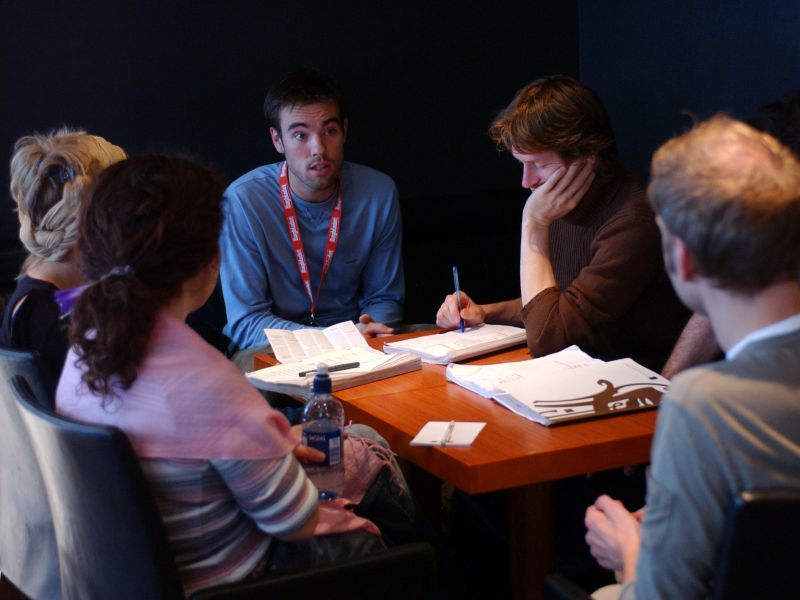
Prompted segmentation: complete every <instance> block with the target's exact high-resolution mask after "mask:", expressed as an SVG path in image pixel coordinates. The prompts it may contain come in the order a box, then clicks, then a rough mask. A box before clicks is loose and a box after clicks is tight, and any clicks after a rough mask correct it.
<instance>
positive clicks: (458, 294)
mask: <svg viewBox="0 0 800 600" xmlns="http://www.w3.org/2000/svg"><path fill="white" fill-rule="evenodd" d="M453 284H454V285H455V286H456V304H457V305H458V316H459V327H460V328H461V333H464V319H463V318H461V287H460V286H459V285H458V268H457V267H455V266H454V267H453Z"/></svg>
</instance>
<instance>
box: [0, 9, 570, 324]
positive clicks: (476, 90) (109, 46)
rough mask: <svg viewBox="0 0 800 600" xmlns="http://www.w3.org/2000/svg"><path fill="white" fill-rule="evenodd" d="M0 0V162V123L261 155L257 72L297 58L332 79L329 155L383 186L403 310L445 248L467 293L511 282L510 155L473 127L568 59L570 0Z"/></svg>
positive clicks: (209, 153)
mask: <svg viewBox="0 0 800 600" xmlns="http://www.w3.org/2000/svg"><path fill="white" fill-rule="evenodd" d="M3 6H4V7H3V9H2V16H0V76H1V77H2V82H3V92H2V94H0V147H1V148H3V152H4V156H5V159H4V160H6V162H5V164H7V158H8V157H10V153H11V146H12V144H13V142H14V140H15V139H16V138H17V137H19V136H21V135H24V134H26V133H28V132H31V131H34V130H38V131H47V130H50V129H52V128H54V127H57V126H60V125H62V124H69V125H80V126H83V127H85V128H87V129H88V130H90V131H91V132H93V133H97V134H99V135H102V136H104V137H106V138H108V139H109V140H110V141H112V142H114V143H116V144H118V145H121V146H123V147H124V148H125V149H126V150H128V151H129V152H132V153H136V152H142V151H146V150H149V149H163V148H168V149H176V148H182V149H187V150H190V151H193V152H196V153H199V154H201V155H202V156H204V157H206V158H207V159H210V160H211V161H213V162H214V163H216V164H217V165H218V166H219V167H220V168H221V169H222V170H223V171H224V173H225V174H226V176H227V177H228V178H229V179H234V178H236V177H238V176H239V175H241V174H242V173H244V172H245V171H247V170H249V169H251V168H253V167H255V166H257V165H259V164H263V163H265V162H271V161H273V160H277V158H278V155H277V154H276V153H275V152H274V151H273V150H272V147H271V144H270V143H269V141H268V138H267V131H266V126H265V125H264V121H263V116H262V112H261V104H262V101H263V97H264V93H265V92H266V89H267V88H268V86H269V85H270V83H271V82H273V81H274V80H275V78H276V77H277V76H279V75H280V74H282V73H284V72H286V71H288V70H290V69H293V68H295V67H298V66H305V65H309V66H315V67H317V68H320V69H322V70H325V71H328V72H329V73H331V74H332V75H333V76H335V77H336V78H337V79H339V80H340V81H341V83H342V84H343V85H344V87H345V88H346V89H347V90H348V92H349V95H350V100H351V107H350V108H351V119H350V130H349V136H348V143H347V150H346V154H347V158H348V159H349V160H352V161H356V162H363V163H365V164H368V165H371V166H373V167H376V168H378V169H381V170H383V171H385V172H387V173H389V174H390V175H391V176H392V177H394V179H395V180H396V182H397V184H398V187H399V189H400V194H401V199H402V202H403V210H404V218H405V226H406V233H407V236H406V238H407V239H406V241H407V244H406V247H407V249H408V251H407V254H406V258H407V274H408V280H409V309H410V314H409V315H408V316H409V318H411V319H412V320H426V319H427V320H431V319H432V318H433V314H432V311H435V308H436V307H437V306H438V302H439V301H440V300H441V298H442V297H443V295H444V293H445V292H447V291H448V290H449V288H450V286H451V283H448V280H449V277H450V265H451V264H452V263H453V262H454V261H455V262H458V264H459V267H460V268H461V270H462V272H463V273H462V277H463V280H464V286H465V288H466V289H468V290H471V291H473V292H475V293H476V294H477V295H478V296H479V297H481V296H482V297H483V299H485V300H489V299H490V298H489V297H488V296H490V295H494V294H496V293H498V294H501V295H513V294H515V293H517V290H518V282H517V281H516V279H517V277H518V271H517V269H518V267H517V264H516V261H517V258H516V256H517V251H518V249H517V245H516V241H515V236H516V239H518V235H519V234H518V232H517V229H518V216H519V210H520V208H521V204H520V203H519V201H520V200H521V199H522V198H523V195H522V192H521V191H518V190H519V186H518V177H519V175H518V172H517V171H518V169H517V167H516V165H515V164H514V162H513V160H512V159H511V158H510V157H508V156H507V155H505V154H504V155H500V154H498V153H497V151H496V150H495V148H494V147H493V145H492V143H491V142H490V141H489V140H488V138H487V137H486V134H485V132H486V129H487V126H488V123H489V121H490V119H491V116H492V115H493V114H494V113H495V112H496V111H497V110H499V109H500V108H502V107H503V106H504V105H505V104H506V103H507V102H508V101H509V100H510V98H511V96H512V95H513V93H514V91H515V90H516V89H518V88H519V87H521V86H522V85H523V84H525V83H527V82H528V81H530V80H531V79H533V78H535V77H538V76H541V75H545V74H550V73H553V72H566V73H571V74H574V75H577V71H578V60H577V57H578V44H577V31H578V30H577V27H578V19H577V2H576V1H574V0H573V1H569V2H563V3H554V2H545V1H538V0H537V1H531V2H525V3H521V2H513V1H509V2H506V1H496V2H491V3H489V2H476V3H472V2H432V1H421V0H414V1H404V2H397V3H381V2H356V1H352V0H344V1H340V2H302V1H295V2H264V1H256V0H254V1H251V2H243V1H230V2H217V1H215V2H203V1H187V0H182V1H167V0H163V1H162V2H158V3H155V2H130V1H124V2H123V1H115V0H105V1H102V2H101V1H99V0H86V1H83V2H63V1H62V2H55V1H50V2H44V1H41V0H31V1H25V2H23V1H22V0H18V1H12V2H9V3H4V5H3ZM543 24H544V25H543ZM0 186H2V188H3V189H4V190H7V189H8V174H7V169H6V168H3V169H2V176H0ZM3 197H4V199H5V200H4V204H3V207H2V210H1V211H0V239H4V240H9V239H14V238H16V221H15V218H14V215H13V214H12V213H11V204H10V198H9V197H8V194H7V192H6V193H4V194H3ZM509 197H510V200H507V199H508V198H509ZM487 199H489V200H496V199H501V200H502V201H503V203H502V204H500V203H498V202H496V201H495V202H492V203H490V204H487V203H486V200H487ZM476 236H477V237H476ZM467 240H468V241H467ZM481 249H484V251H480V252H479V250H481ZM476 261H478V262H476ZM493 264H496V265H498V268H491V266H490V265H493ZM487 266H489V268H488V269H487ZM439 271H441V277H439ZM508 273H510V277H508V276H507V274H508ZM434 278H435V279H434Z"/></svg>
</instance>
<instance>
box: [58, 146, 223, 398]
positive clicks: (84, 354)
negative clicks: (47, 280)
mask: <svg viewBox="0 0 800 600" xmlns="http://www.w3.org/2000/svg"><path fill="white" fill-rule="evenodd" d="M222 190H223V187H222V182H221V180H220V178H219V177H218V176H217V175H216V173H215V172H214V171H212V170H211V169H210V168H208V167H205V166H203V165H201V164H200V163H198V162H196V161H194V160H191V159H187V158H178V157H167V156H156V155H148V156H137V157H133V158H129V159H127V160H123V161H121V162H118V163H116V164H114V165H112V166H111V167H109V168H107V169H106V170H105V171H104V172H103V173H102V174H101V176H100V177H99V179H98V182H97V186H96V188H95V189H94V191H93V193H92V196H91V198H90V200H89V201H88V202H87V203H86V205H85V206H84V208H83V210H82V213H81V220H80V233H79V241H78V259H79V263H80V265H81V269H82V270H83V272H84V274H85V275H86V277H87V279H88V280H89V281H94V283H93V284H91V285H89V287H88V288H87V289H86V290H85V291H84V292H83V293H82V294H81V296H80V297H79V298H78V300H77V302H76V303H75V306H74V308H73V310H72V324H71V328H70V341H71V342H72V344H74V345H75V346H76V347H77V352H78V355H79V362H80V363H81V364H83V365H85V367H86V371H85V373H84V374H83V377H82V379H83V381H84V382H85V383H86V385H87V386H88V387H89V389H90V390H91V391H92V392H94V393H95V394H98V395H101V396H109V395H113V394H114V393H115V390H116V389H117V388H121V389H127V388H129V387H130V386H131V385H132V384H133V382H134V381H135V380H136V373H137V368H138V366H139V364H140V363H141V361H142V359H143V358H144V355H145V352H146V349H147V343H148V341H149V339H150V336H151V334H152V330H153V327H154V324H155V319H156V315H157V313H158V311H159V310H160V309H161V308H162V307H163V306H165V305H166V304H167V303H168V302H169V301H171V300H173V299H174V298H176V297H178V295H179V294H180V292H181V289H182V285H183V283H184V282H185V281H187V280H188V279H190V278H191V277H193V276H195V275H197V274H198V273H199V272H200V271H201V270H202V269H203V268H204V267H206V266H208V265H209V263H211V261H213V260H214V259H215V258H216V257H217V255H218V238H219V232H220V228H221V226H222V207H221V202H222Z"/></svg>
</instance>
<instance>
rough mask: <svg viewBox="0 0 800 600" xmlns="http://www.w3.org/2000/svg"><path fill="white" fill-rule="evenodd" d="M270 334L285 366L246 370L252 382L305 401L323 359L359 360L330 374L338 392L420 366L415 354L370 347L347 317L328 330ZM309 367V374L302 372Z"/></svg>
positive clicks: (328, 361)
mask: <svg viewBox="0 0 800 600" xmlns="http://www.w3.org/2000/svg"><path fill="white" fill-rule="evenodd" d="M266 333H267V337H268V338H269V341H270V344H272V349H273V352H274V353H275V357H276V358H277V359H278V360H280V361H281V362H282V363H283V364H280V365H275V366H273V367H267V368H265V369H259V370H257V371H253V372H250V373H247V374H246V376H247V378H248V380H249V381H250V383H251V384H253V385H254V386H255V387H257V388H260V389H263V390H267V391H271V392H279V393H282V394H288V395H290V396H295V397H299V398H303V399H309V398H310V397H311V385H310V384H311V381H312V379H313V371H315V370H316V367H317V365H318V364H320V363H325V364H326V365H328V367H329V368H332V367H336V366H337V365H343V364H348V363H358V366H357V367H355V368H348V369H345V370H342V371H334V372H332V373H331V374H330V377H331V384H332V387H333V390H334V391H336V390H343V389H347V388H350V387H354V386H357V385H362V384H364V383H369V382H371V381H377V380H379V379H385V378H387V377H393V376H394V375H401V374H402V373H408V372H410V371H416V370H417V369H419V368H420V367H421V366H422V365H421V363H420V359H419V357H418V356H415V355H413V354H409V353H404V354H396V355H387V354H384V353H383V352H380V351H378V350H375V349H373V348H370V346H369V344H367V342H366V340H364V338H363V337H362V335H361V333H359V331H358V329H356V326H355V325H354V324H353V323H351V322H349V321H347V322H345V323H338V324H336V325H333V326H332V327H328V328H327V329H324V330H319V329H300V330H297V331H289V330H285V329H268V330H266ZM308 371H310V372H311V375H304V374H303V373H305V372H308Z"/></svg>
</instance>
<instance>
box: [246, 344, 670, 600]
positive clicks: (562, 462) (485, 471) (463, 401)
mask: <svg viewBox="0 0 800 600" xmlns="http://www.w3.org/2000/svg"><path fill="white" fill-rule="evenodd" d="M412 335H413V334H412ZM416 335H419V334H416ZM401 337H408V335H405V336H397V337H392V338H383V339H380V340H371V345H373V346H374V347H378V348H380V347H382V342H383V341H391V340H392V339H400V338H401ZM527 358H530V357H529V355H528V352H527V349H526V348H516V349H513V350H506V351H502V352H498V353H495V354H492V355H488V356H483V357H480V358H478V359H475V360H472V361H466V362H469V363H470V364H491V363H497V362H509V361H513V360H525V359H527ZM274 363H275V360H274V358H273V357H271V356H257V357H256V362H255V366H256V368H261V367H264V366H269V365H270V364H274ZM444 370H445V367H444V366H441V365H428V364H423V366H422V369H421V370H420V371H415V372H413V373H407V374H405V375H400V376H397V377H392V378H389V379H383V380H380V381H376V382H373V383H369V384H366V385H362V386H358V387H355V388H350V389H347V390H340V391H338V392H336V393H335V395H336V397H338V398H339V399H340V400H341V401H342V403H343V404H344V407H345V413H346V415H347V419H352V420H353V422H354V423H364V424H366V425H369V426H371V427H373V428H375V429H376V430H377V431H378V432H379V433H380V434H381V435H382V436H383V437H385V438H386V439H387V440H388V442H389V444H390V445H391V447H392V449H393V450H394V451H395V452H396V453H397V454H398V455H399V456H400V457H402V458H404V459H405V460H407V461H409V462H411V463H413V464H414V465H417V466H418V467H420V468H421V469H423V470H425V471H426V472H428V473H430V474H431V475H434V476H435V477H437V478H439V479H441V480H442V481H446V482H448V483H450V484H452V485H453V486H455V487H457V488H458V489H460V490H462V491H464V492H467V493H469V494H478V493H483V492H491V491H497V490H506V491H507V496H508V508H509V512H508V514H509V532H510V546H511V547H510V549H509V550H510V556H511V560H512V574H513V575H512V576H513V579H514V581H513V588H514V596H515V598H539V597H541V581H542V579H543V578H544V576H545V575H546V574H547V573H549V572H551V571H552V568H553V545H554V544H553V540H554V531H553V493H552V486H551V482H553V481H555V480H558V479H562V478H565V477H570V476H573V475H580V474H585V473H591V472H594V471H602V470H605V469H611V468H616V467H622V466H625V465H632V464H640V463H645V462H648V461H649V456H650V445H651V442H652V437H653V431H654V429H655V422H656V414H657V413H656V411H654V410H647V411H640V412H636V413H633V414H625V415H617V416H611V417H605V418H600V419H592V420H588V421H583V422H577V423H571V424H565V425H556V426H552V427H544V426H542V425H539V424H537V423H533V422H531V421H528V420H527V419H524V418H522V417H520V416H518V415H516V414H514V413H512V412H511V411H509V410H507V409H506V408H503V407H502V406H500V405H498V404H497V403H495V402H494V401H492V400H489V399H486V398H483V397H481V396H479V395H478V394H475V393H473V392H470V391H468V390H466V389H464V388H462V387H460V386H458V385H456V384H454V383H450V382H448V381H447V380H446V379H445V375H444ZM450 420H457V421H482V422H486V427H484V429H483V431H481V433H480V435H479V436H478V437H477V439H476V440H475V442H474V443H473V444H472V446H470V447H469V448H446V447H445V448H441V447H411V446H410V445H409V442H410V441H411V439H412V438H413V437H414V436H415V435H416V434H417V432H418V431H419V430H420V429H421V428H422V426H423V425H425V423H427V422H428V421H450Z"/></svg>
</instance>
